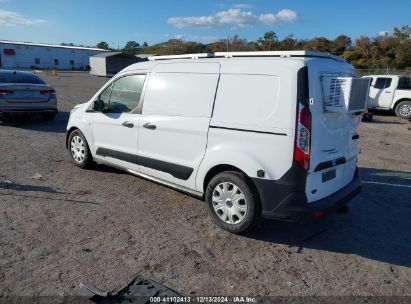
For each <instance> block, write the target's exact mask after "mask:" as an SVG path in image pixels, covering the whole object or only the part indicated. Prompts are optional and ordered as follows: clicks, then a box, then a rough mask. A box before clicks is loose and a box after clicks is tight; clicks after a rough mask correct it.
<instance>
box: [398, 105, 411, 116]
mask: <svg viewBox="0 0 411 304" xmlns="http://www.w3.org/2000/svg"><path fill="white" fill-rule="evenodd" d="M399 112H400V114H401V115H402V116H408V115H410V113H411V106H409V105H407V104H405V105H402V106H401V107H400V109H399Z"/></svg>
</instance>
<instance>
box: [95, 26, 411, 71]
mask: <svg viewBox="0 0 411 304" xmlns="http://www.w3.org/2000/svg"><path fill="white" fill-rule="evenodd" d="M96 47H99V48H102V49H107V50H108V49H110V48H109V45H108V44H107V42H104V41H102V42H100V43H98V44H97V45H96ZM120 50H121V51H122V52H124V53H127V54H130V55H136V54H141V53H144V54H156V55H178V54H189V53H205V52H226V51H230V52H238V51H287V50H310V51H320V52H328V53H332V54H335V55H338V56H341V57H343V58H345V59H346V60H347V61H348V62H350V63H351V64H352V65H353V66H354V67H355V68H357V69H387V68H394V69H404V68H409V67H411V27H410V26H403V27H401V28H394V29H393V31H392V34H388V33H383V34H380V35H379V36H376V37H367V36H361V37H358V38H357V39H355V40H354V41H353V40H352V39H351V38H350V37H348V36H346V35H339V36H337V37H336V38H335V39H333V40H331V39H328V38H325V37H315V38H313V39H296V38H294V36H293V35H290V36H287V37H286V38H284V39H281V40H279V39H278V37H277V35H276V33H275V32H273V31H269V32H267V33H265V34H264V35H263V36H262V37H260V38H258V39H257V40H256V41H248V40H247V39H245V38H241V37H239V36H238V35H234V36H233V37H229V38H227V39H221V40H218V41H215V42H212V43H208V44H203V43H200V42H194V41H184V40H181V39H170V40H168V41H165V42H161V43H157V44H154V45H151V46H149V45H148V44H147V43H146V42H144V43H143V44H139V43H138V42H136V41H129V42H127V43H126V45H125V46H124V47H123V48H121V49H120Z"/></svg>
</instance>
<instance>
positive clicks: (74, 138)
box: [67, 129, 93, 168]
mask: <svg viewBox="0 0 411 304" xmlns="http://www.w3.org/2000/svg"><path fill="white" fill-rule="evenodd" d="M67 146H68V151H69V154H70V158H71V161H72V162H73V163H74V164H75V165H76V166H77V167H80V168H88V167H90V166H91V164H92V163H93V158H92V156H91V153H90V149H89V147H88V144H87V140H86V138H85V137H84V135H83V133H81V131H80V130H78V129H76V130H74V131H72V132H71V133H70V136H69V138H68V143H67Z"/></svg>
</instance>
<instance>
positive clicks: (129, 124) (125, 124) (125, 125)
mask: <svg viewBox="0 0 411 304" xmlns="http://www.w3.org/2000/svg"><path fill="white" fill-rule="evenodd" d="M122 125H123V126H124V127H127V128H132V127H134V124H133V123H131V122H128V121H125V122H123V123H122Z"/></svg>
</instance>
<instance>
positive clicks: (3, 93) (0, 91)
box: [0, 89, 14, 95]
mask: <svg viewBox="0 0 411 304" xmlns="http://www.w3.org/2000/svg"><path fill="white" fill-rule="evenodd" d="M13 93H14V92H13V91H12V90H4V89H0V95H11V94H13Z"/></svg>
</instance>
